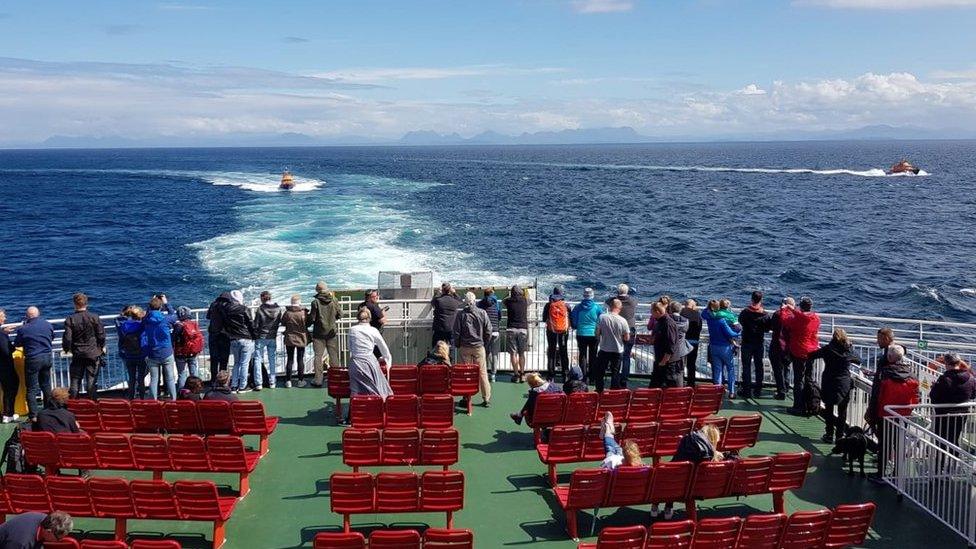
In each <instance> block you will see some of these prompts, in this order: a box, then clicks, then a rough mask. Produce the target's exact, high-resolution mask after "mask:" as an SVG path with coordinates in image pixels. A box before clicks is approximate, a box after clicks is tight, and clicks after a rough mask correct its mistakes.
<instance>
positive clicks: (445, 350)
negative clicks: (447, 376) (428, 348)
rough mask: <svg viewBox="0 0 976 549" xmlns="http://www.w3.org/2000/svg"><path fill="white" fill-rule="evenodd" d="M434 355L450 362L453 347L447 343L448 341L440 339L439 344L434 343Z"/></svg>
mask: <svg viewBox="0 0 976 549" xmlns="http://www.w3.org/2000/svg"><path fill="white" fill-rule="evenodd" d="M434 356H436V357H438V358H440V359H441V360H443V361H444V362H445V363H447V364H450V363H451V347H450V346H449V345H448V344H447V342H446V341H438V342H437V344H436V345H434Z"/></svg>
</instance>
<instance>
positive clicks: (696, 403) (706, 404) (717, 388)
mask: <svg viewBox="0 0 976 549" xmlns="http://www.w3.org/2000/svg"><path fill="white" fill-rule="evenodd" d="M694 393H695V394H694V397H692V399H691V410H690V415H691V417H693V418H695V419H702V418H706V417H708V416H710V415H712V414H717V413H718V411H719V410H720V409H722V399H723V398H724V397H725V386H724V385H712V384H710V383H701V384H698V385H695V388H694Z"/></svg>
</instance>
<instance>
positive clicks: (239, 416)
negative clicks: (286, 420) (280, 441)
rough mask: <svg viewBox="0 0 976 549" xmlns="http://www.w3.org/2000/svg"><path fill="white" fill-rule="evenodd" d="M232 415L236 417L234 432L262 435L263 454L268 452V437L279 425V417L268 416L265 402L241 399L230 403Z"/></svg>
mask: <svg viewBox="0 0 976 549" xmlns="http://www.w3.org/2000/svg"><path fill="white" fill-rule="evenodd" d="M230 411H231V416H232V417H233V418H234V434H237V435H259V436H260V437H261V455H262V456H263V455H265V454H267V453H268V437H270V436H271V433H273V432H274V430H275V428H277V427H278V419H279V418H277V417H268V415H267V414H265V412H264V404H262V403H261V402H259V401H257V400H239V401H237V402H232V403H231V405H230Z"/></svg>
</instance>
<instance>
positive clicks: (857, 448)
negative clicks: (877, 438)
mask: <svg viewBox="0 0 976 549" xmlns="http://www.w3.org/2000/svg"><path fill="white" fill-rule="evenodd" d="M867 451H868V439H867V437H866V436H864V429H861V428H860V427H848V428H847V436H845V437H844V438H842V439H840V440H838V441H837V444H836V445H834V449H833V450H831V451H830V454H831V455H834V454H843V456H844V459H845V460H847V474H848V475H853V474H854V460H855V459H856V460H857V462H858V465H859V466H860V468H861V476H862V477H863V476H864V454H866V453H867Z"/></svg>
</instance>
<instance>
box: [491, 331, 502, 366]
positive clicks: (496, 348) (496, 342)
mask: <svg viewBox="0 0 976 549" xmlns="http://www.w3.org/2000/svg"><path fill="white" fill-rule="evenodd" d="M501 346H502V345H501V338H500V337H498V332H492V333H491V340H490V341H489V342H488V373H489V374H491V375H495V372H497V371H498V354H499V352H500V350H501Z"/></svg>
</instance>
